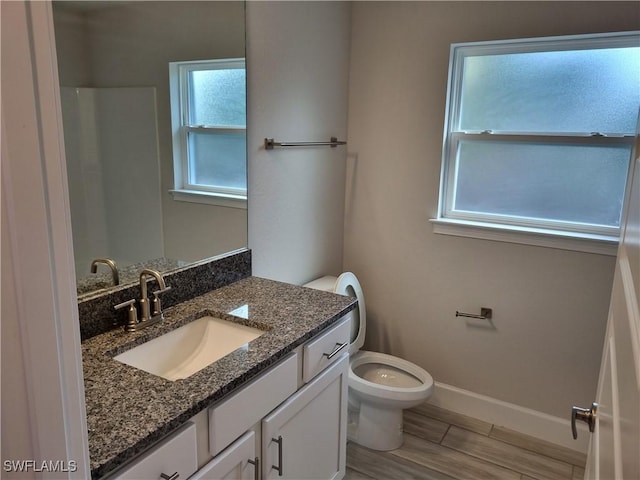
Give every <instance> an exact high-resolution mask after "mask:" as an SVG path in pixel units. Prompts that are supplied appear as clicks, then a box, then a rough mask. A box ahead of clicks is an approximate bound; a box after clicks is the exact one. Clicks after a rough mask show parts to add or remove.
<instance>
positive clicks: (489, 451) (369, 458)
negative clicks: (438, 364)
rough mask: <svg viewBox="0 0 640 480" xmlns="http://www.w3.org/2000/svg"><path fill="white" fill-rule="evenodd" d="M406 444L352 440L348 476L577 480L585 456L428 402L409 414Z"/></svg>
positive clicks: (365, 479) (355, 479)
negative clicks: (388, 446) (393, 446)
mask: <svg viewBox="0 0 640 480" xmlns="http://www.w3.org/2000/svg"><path fill="white" fill-rule="evenodd" d="M404 432H405V435H404V437H405V438H404V444H403V445H402V447H400V448H399V449H397V450H393V451H390V452H377V451H373V450H369V449H367V448H364V447H361V446H360V445H357V444H355V443H352V442H349V443H348V444H347V473H346V476H345V480H371V479H375V480H404V479H427V480H454V479H455V480H476V479H485V480H486V479H492V480H493V479H495V480H503V479H504V480H533V479H537V480H547V479H549V480H556V479H558V480H577V479H582V478H583V477H584V466H585V462H586V458H585V455H583V454H580V453H577V452H574V451H572V450H569V449H567V448H564V447H560V446H557V445H553V444H551V443H548V442H544V441H541V440H538V439H535V438H532V437H529V436H526V435H522V434H520V433H517V432H514V431H512V430H508V429H505V428H502V427H498V426H495V425H492V424H490V423H486V422H483V421H480V420H477V419H474V418H471V417H467V416H465V415H460V414H458V413H454V412H450V411H448V410H443V409H441V408H438V407H435V406H433V405H430V404H428V403H425V404H423V405H420V406H418V407H416V408H413V409H411V410H405V412H404Z"/></svg>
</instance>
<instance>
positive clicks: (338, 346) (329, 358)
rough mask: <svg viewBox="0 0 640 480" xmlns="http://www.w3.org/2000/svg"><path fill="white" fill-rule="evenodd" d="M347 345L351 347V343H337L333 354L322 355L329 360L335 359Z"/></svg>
mask: <svg viewBox="0 0 640 480" xmlns="http://www.w3.org/2000/svg"><path fill="white" fill-rule="evenodd" d="M347 345H349V342H344V343H342V344H340V343H336V348H334V349H333V352H331V353H323V354H322V355H324V356H325V357H327V359H328V360H331V359H332V358H333V357H335V356H336V355H337V354H338V352H339V351H340V350H342V349H343V348H344V347H346V346H347Z"/></svg>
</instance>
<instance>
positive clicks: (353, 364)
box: [349, 350, 433, 404]
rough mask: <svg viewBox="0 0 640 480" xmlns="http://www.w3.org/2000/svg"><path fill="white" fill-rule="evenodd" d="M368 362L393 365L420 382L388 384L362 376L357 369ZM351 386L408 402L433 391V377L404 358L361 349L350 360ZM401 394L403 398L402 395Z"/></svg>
mask: <svg viewBox="0 0 640 480" xmlns="http://www.w3.org/2000/svg"><path fill="white" fill-rule="evenodd" d="M366 364H380V365H385V366H390V367H393V368H395V369H397V370H400V371H401V372H406V373H408V374H410V375H412V376H413V377H415V378H416V379H417V380H418V381H419V382H420V384H419V385H418V386H414V387H398V386H388V385H383V384H381V383H376V382H372V381H369V380H367V379H365V378H362V377H361V376H360V375H358V373H356V370H357V368H358V367H360V366H362V365H366ZM349 387H351V388H353V389H354V390H355V391H356V392H358V393H360V394H362V395H367V396H368V397H370V398H372V399H375V398H379V399H380V400H381V401H382V400H384V401H387V400H394V401H396V402H402V403H407V404H414V403H415V402H416V401H421V400H424V399H425V398H426V397H427V396H429V395H430V394H431V392H432V391H433V377H432V376H431V375H430V374H429V373H428V372H427V371H426V370H424V369H423V368H420V367H419V366H417V365H416V364H415V363H411V362H409V361H407V360H404V359H402V358H398V357H394V356H393V355H387V354H386V353H379V352H367V351H364V350H363V351H361V352H359V353H357V354H356V355H354V356H353V357H352V358H351V361H350V362H349ZM398 394H401V398H400V395H398Z"/></svg>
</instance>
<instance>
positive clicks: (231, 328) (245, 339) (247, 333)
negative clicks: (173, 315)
mask: <svg viewBox="0 0 640 480" xmlns="http://www.w3.org/2000/svg"><path fill="white" fill-rule="evenodd" d="M263 333H265V332H264V331H263V330H259V329H257V328H252V327H247V326H246V325H241V324H239V323H234V322H229V321H226V320H221V319H219V318H214V317H210V316H206V317H201V318H199V319H197V320H194V321H193V322H190V323H188V324H186V325H184V326H182V327H180V328H176V329H175V330H172V331H171V332H169V333H165V334H164V335H161V336H160V337H157V338H154V339H153V340H149V341H148V342H145V343H143V344H142V345H139V346H137V347H135V348H132V349H131V350H127V351H126V352H124V353H121V354H120V355H117V356H115V357H113V358H114V359H115V360H117V361H119V362H122V363H126V364H127V365H131V366H132V367H136V368H139V369H140V370H144V371H145V372H149V373H152V374H154V375H158V376H159V377H163V378H166V379H167V380H180V379H183V378H187V377H189V376H190V375H193V374H194V373H196V372H197V371H199V370H202V369H203V368H205V367H206V366H208V365H211V364H212V363H213V362H215V361H216V360H219V359H220V358H222V357H224V356H225V355H227V354H229V353H231V352H233V351H234V350H237V349H239V348H245V349H246V348H247V344H248V343H249V342H250V341H251V340H253V339H255V338H258V337H259V336H260V335H262V334H263Z"/></svg>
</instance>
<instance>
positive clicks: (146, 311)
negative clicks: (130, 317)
mask: <svg viewBox="0 0 640 480" xmlns="http://www.w3.org/2000/svg"><path fill="white" fill-rule="evenodd" d="M149 275H151V276H152V277H154V278H155V279H156V281H157V282H158V290H156V291H155V292H152V293H153V317H154V318H155V317H160V319H162V305H161V303H160V298H159V295H160V294H161V293H164V292H167V291H169V290H171V287H167V286H166V285H165V283H164V277H163V276H162V275H161V274H160V273H159V272H157V271H156V270H150V269H147V268H145V269H144V270H142V271H141V272H140V290H141V292H142V297H141V298H140V321H141V322H144V321H147V320H150V319H151V318H152V317H151V308H150V306H149V297H148V296H147V276H149Z"/></svg>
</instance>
